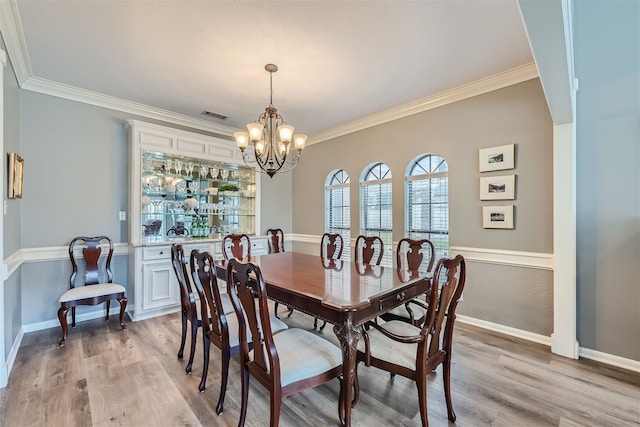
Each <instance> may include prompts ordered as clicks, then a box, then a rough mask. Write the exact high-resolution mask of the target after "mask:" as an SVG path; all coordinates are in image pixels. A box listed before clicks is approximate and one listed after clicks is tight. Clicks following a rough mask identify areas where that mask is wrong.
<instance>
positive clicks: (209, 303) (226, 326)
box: [189, 249, 288, 415]
mask: <svg viewBox="0 0 640 427" xmlns="http://www.w3.org/2000/svg"><path fill="white" fill-rule="evenodd" d="M189 264H190V266H191V277H192V279H193V283H194V285H195V287H196V289H197V291H198V295H199V297H200V302H201V303H200V318H201V319H203V322H202V335H203V337H202V338H203V344H204V345H203V349H204V358H203V359H204V367H203V369H202V379H201V380H200V385H199V386H198V389H199V390H200V392H204V391H205V389H206V383H207V375H208V373H209V351H210V348H211V343H213V345H215V346H216V347H218V348H219V349H220V352H221V356H222V366H221V380H220V395H219V397H218V403H217V405H216V413H217V414H218V415H219V414H221V413H222V412H223V410H224V398H225V394H226V391H227V380H228V378H229V361H230V360H231V355H232V354H236V353H238V349H239V328H238V318H237V316H236V313H235V309H234V307H233V304H232V302H231V300H230V299H229V294H228V293H221V292H220V288H219V287H218V280H217V277H216V270H215V266H214V264H213V257H212V256H211V254H210V253H209V252H200V251H199V250H197V249H194V250H192V251H191V257H190V263H189ZM229 310H230V311H229ZM270 326H271V328H272V329H271V331H272V333H274V334H276V333H278V332H280V331H283V330H285V329H287V328H288V326H287V325H286V324H285V323H284V322H282V321H281V320H279V319H276V318H275V316H270Z"/></svg>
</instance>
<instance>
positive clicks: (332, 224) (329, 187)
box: [324, 169, 351, 258]
mask: <svg viewBox="0 0 640 427" xmlns="http://www.w3.org/2000/svg"><path fill="white" fill-rule="evenodd" d="M349 184H350V180H349V174H348V173H346V172H345V171H343V170H342V169H340V170H334V171H332V172H331V173H329V175H328V176H327V180H326V181H325V187H324V197H325V199H324V200H325V202H324V207H325V214H324V217H325V231H326V232H327V233H340V234H341V235H342V239H343V240H344V245H345V248H344V252H343V258H344V256H345V255H348V254H349V251H348V247H349V242H350V241H351V199H350V193H349V191H350V189H349Z"/></svg>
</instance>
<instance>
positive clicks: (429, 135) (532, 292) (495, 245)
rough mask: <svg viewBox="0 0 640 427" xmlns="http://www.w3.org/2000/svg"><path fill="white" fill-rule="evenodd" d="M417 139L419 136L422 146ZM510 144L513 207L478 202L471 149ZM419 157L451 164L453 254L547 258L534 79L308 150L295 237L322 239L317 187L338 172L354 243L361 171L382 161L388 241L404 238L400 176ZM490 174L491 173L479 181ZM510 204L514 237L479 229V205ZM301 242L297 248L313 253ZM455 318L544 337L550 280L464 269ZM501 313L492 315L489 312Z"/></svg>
mask: <svg viewBox="0 0 640 427" xmlns="http://www.w3.org/2000/svg"><path fill="white" fill-rule="evenodd" d="M419 135H425V136H424V137H423V138H421V137H419ZM510 143H515V144H516V168H515V169H514V170H509V171H500V172H495V173H491V174H495V175H502V174H504V175H508V174H513V173H515V174H516V175H517V177H516V200H515V201H498V202H487V201H485V202H481V201H480V200H479V187H480V185H479V178H480V176H481V174H480V172H479V171H478V149H480V148H486V147H493V146H497V145H504V144H510ZM423 153H435V154H438V155H440V156H443V157H444V158H445V160H446V161H447V163H448V165H449V203H450V205H449V206H450V207H449V214H450V225H449V229H450V233H451V234H450V244H451V246H461V247H472V248H485V249H499V250H512V251H524V252H537V253H547V254H549V253H552V252H553V241H552V240H553V227H552V216H553V205H552V194H553V187H552V184H553V175H552V168H551V165H552V161H553V158H552V123H551V118H550V115H549V110H548V107H547V104H546V101H545V98H544V94H543V92H542V88H541V86H540V81H539V80H538V79H534V80H530V81H527V82H524V83H520V84H517V85H514V86H510V87H508V88H504V89H500V90H497V91H494V92H491V93H487V94H483V95H480V96H475V97H473V98H470V99H467V100H464V101H460V102H456V103H453V104H449V105H447V106H444V107H440V108H436V109H433V110H429V111H426V112H423V113H420V114H416V115H413V116H410V117H406V118H403V119H399V120H395V121H393V122H389V123H385V124H382V125H379V126H376V127H373V128H369V129H366V130H363V131H359V132H356V133H353V134H350V135H345V136H342V137H340V138H336V139H334V140H331V141H326V142H322V143H320V144H315V145H311V146H310V147H309V149H308V152H306V153H305V156H306V159H313V161H312V162H307V163H305V164H304V165H303V166H300V167H299V168H298V169H296V170H295V171H294V176H293V212H294V216H293V218H294V219H293V229H294V232H295V233H300V234H311V235H321V234H322V233H323V232H324V182H325V179H326V177H327V174H328V173H329V172H330V171H332V170H333V169H336V168H342V169H344V170H346V171H347V172H348V173H349V176H350V177H351V207H352V208H351V235H352V236H354V237H355V236H357V235H358V234H359V204H358V200H359V186H358V181H359V178H360V175H361V173H362V171H363V169H364V168H365V167H366V166H367V165H369V164H371V163H372V162H384V163H386V164H387V165H388V166H389V167H390V168H391V172H392V174H393V184H392V185H393V206H394V207H393V234H394V240H395V241H397V240H399V239H401V238H402V237H404V235H405V232H404V206H405V204H404V173H405V170H406V168H407V165H408V164H409V162H410V161H411V160H412V159H414V158H415V157H416V156H418V155H420V154H423ZM485 175H489V174H488V173H484V174H482V176H485ZM491 204H497V205H500V204H505V205H507V204H513V205H515V206H516V208H515V230H489V229H484V228H482V206H483V205H491ZM310 246H312V245H310V244H307V243H298V244H296V245H295V249H296V250H301V251H304V252H311V253H314V252H315V253H317V249H315V250H314V249H313V248H312V247H310ZM467 270H468V272H467V287H466V289H465V298H464V302H463V303H462V304H461V305H460V306H459V313H460V314H463V315H467V316H471V317H474V318H477V319H481V320H484V321H488V322H493V323H498V324H501V325H505V326H510V327H513V328H517V329H521V330H525V331H529V332H532V333H536V334H540V335H544V336H550V335H551V333H552V331H553V299H552V296H553V273H552V272H551V271H550V270H540V269H533V268H524V267H509V266H500V265H495V264H483V263H478V262H473V261H469V262H468V268H467ZM496 307H499V308H500V309H499V310H496Z"/></svg>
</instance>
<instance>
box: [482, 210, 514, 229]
mask: <svg viewBox="0 0 640 427" xmlns="http://www.w3.org/2000/svg"><path fill="white" fill-rule="evenodd" d="M482 226H483V227H484V228H505V229H513V205H509V206H483V207H482Z"/></svg>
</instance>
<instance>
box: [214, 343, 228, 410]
mask: <svg viewBox="0 0 640 427" xmlns="http://www.w3.org/2000/svg"><path fill="white" fill-rule="evenodd" d="M229 360H231V350H230V349H228V348H225V349H223V350H222V378H221V380H220V396H219V397H218V404H217V405H216V414H218V415H220V414H221V413H222V411H224V396H225V395H226V393H227V379H228V378H229Z"/></svg>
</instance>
